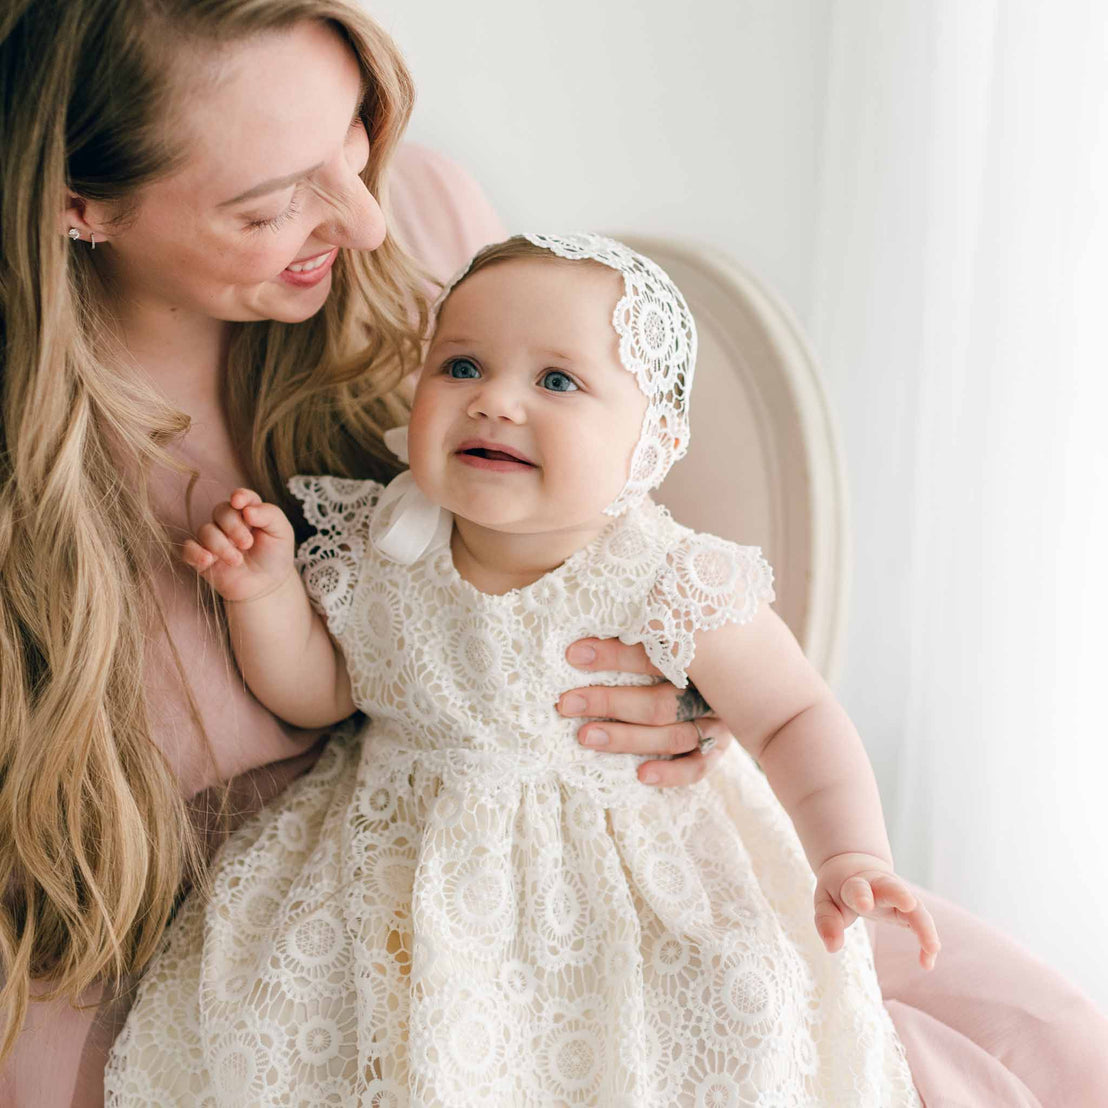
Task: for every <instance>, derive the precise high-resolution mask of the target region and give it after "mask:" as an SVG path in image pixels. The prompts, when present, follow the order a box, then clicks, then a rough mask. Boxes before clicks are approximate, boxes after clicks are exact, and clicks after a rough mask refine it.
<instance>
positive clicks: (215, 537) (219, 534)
mask: <svg viewBox="0 0 1108 1108" xmlns="http://www.w3.org/2000/svg"><path fill="white" fill-rule="evenodd" d="M196 541H197V542H198V543H199V544H200V545H201V546H202V547H203V548H204V549H205V550H207V551H208V552H209V553H211V554H214V555H215V557H216V558H218V559H219V560H220V561H221V562H225V563H226V564H227V565H229V566H240V565H242V553H241V551H239V550H238V549H237V548H236V547H235V545H234V544H233V543H232V542H231V540H230V539H229V538H228V537H227V536H226V535H225V534H224V533H223V531H222V530H221V529H220V528H219V527H217V526H216V525H215V524H214V523H205V524H204V525H203V526H202V527H201V528H200V530H199V531H197V532H196Z"/></svg>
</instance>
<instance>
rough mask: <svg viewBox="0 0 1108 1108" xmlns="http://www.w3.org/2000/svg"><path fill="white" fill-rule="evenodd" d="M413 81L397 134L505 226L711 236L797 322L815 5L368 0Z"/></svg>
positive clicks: (765, 0) (806, 251)
mask: <svg viewBox="0 0 1108 1108" xmlns="http://www.w3.org/2000/svg"><path fill="white" fill-rule="evenodd" d="M365 3H366V6H367V8H368V9H369V10H370V12H371V13H372V14H373V15H374V16H375V17H376V18H377V19H378V21H379V22H380V23H381V24H382V25H383V26H384V27H385V28H386V29H388V30H389V31H390V32H391V33H392V35H393V36H394V37H395V38H396V40H397V42H398V44H399V45H400V48H401V49H402V50H403V52H404V55H405V57H406V58H407V60H408V63H409V65H410V66H411V68H412V71H413V73H414V76H415V79H416V84H417V88H418V93H419V100H418V103H417V106H416V111H415V116H414V117H413V121H412V125H411V128H410V130H409V134H410V136H411V137H412V138H414V139H416V140H418V141H420V142H424V143H427V144H428V145H431V146H434V147H436V148H437V149H440V150H442V151H444V152H445V153H447V154H450V155H452V156H453V157H455V158H457V159H458V160H459V161H461V162H462V163H463V164H464V165H465V166H466V167H467V168H468V169H469V170H470V171H471V172H473V173H474V174H475V175H476V177H477V178H478V180H480V182H481V183H482V184H483V185H484V187H485V189H486V190H487V192H488V193H489V195H490V197H491V198H492V200H493V202H494V204H495V205H496V207H497V209H498V211H500V213H501V214H502V216H503V218H504V220H505V222H506V223H507V225H508V227H509V229H510V230H512V231H524V230H544V229H547V230H550V229H555V230H563V231H573V230H609V231H613V232H619V231H625V230H632V229H633V230H635V231H638V232H664V233H667V234H677V235H686V236H692V237H695V238H698V239H702V240H705V241H711V242H714V243H716V244H717V245H718V246H720V247H722V248H723V249H725V250H727V251H728V252H730V253H731V254H733V255H734V256H735V257H737V258H739V259H741V260H742V261H744V262H745V263H746V264H748V265H749V266H750V267H752V268H753V269H754V270H755V271H756V272H757V273H759V274H760V275H761V276H762V277H763V278H764V279H765V280H767V281H768V282H769V283H770V284H772V285H773V286H774V287H775V288H776V289H777V290H778V291H779V292H780V293H781V294H782V295H783V296H784V297H785V298H786V300H787V301H788V302H789V303H790V304H791V305H792V306H793V307H794V309H796V310H797V311H798V312H799V313H800V314H801V316H802V317H803V316H805V315H806V313H807V311H808V305H809V302H810V298H811V281H812V249H813V235H814V220H815V213H816V176H817V165H816V159H817V155H818V150H819V141H818V132H819V122H820V117H821V111H820V106H821V100H822V89H823V85H824V80H825V74H824V64H825V58H826V55H827V43H826V37H827V31H826V22H827V20H826V15H825V7H824V5H823V4H813V3H811V2H810V0H760V2H754V0H726V2H725V0H689V2H688V3H686V4H684V5H678V4H675V3H673V2H672V0H560V2H559V3H538V2H528V0H480V2H478V3H469V4H459V3H456V2H453V0H365Z"/></svg>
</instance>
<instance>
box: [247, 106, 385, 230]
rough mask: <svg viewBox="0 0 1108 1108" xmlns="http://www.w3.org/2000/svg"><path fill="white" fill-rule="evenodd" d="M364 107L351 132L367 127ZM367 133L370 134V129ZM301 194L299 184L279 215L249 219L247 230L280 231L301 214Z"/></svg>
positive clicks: (360, 110)
mask: <svg viewBox="0 0 1108 1108" xmlns="http://www.w3.org/2000/svg"><path fill="white" fill-rule="evenodd" d="M363 107H364V105H359V107H358V110H357V111H356V112H355V113H354V118H353V119H352V120H351V121H350V132H358V131H361V130H363V129H365V119H364V117H363V115H362V111H363ZM366 133H367V134H368V130H367V131H366ZM299 195H300V185H299V184H297V185H296V187H295V190H294V191H293V194H292V199H291V200H290V201H289V206H288V207H287V208H286V209H285V210H284V211H283V212H278V213H277V215H274V216H270V217H269V218H267V219H250V220H247V222H246V230H247V231H279V230H280V229H281V228H282V227H284V226H285V225H286V224H288V223H291V222H292V221H293V220H294V219H295V218H296V217H297V216H298V215H299V214H300V204H299Z"/></svg>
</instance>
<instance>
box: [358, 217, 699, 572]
mask: <svg viewBox="0 0 1108 1108" xmlns="http://www.w3.org/2000/svg"><path fill="white" fill-rule="evenodd" d="M521 237H522V238H524V239H526V240H527V241H528V242H529V243H531V244H532V245H534V246H538V247H541V248H542V249H544V250H549V251H550V252H551V253H552V254H555V255H557V256H558V257H559V258H566V259H568V260H570V261H590V260H591V261H595V262H600V263H601V264H602V265H606V266H609V267H610V268H612V269H614V270H616V271H617V272H619V273H620V274H621V275H622V277H623V296H622V297H621V298H620V300H619V302H618V303H617V304H616V306H615V310H614V311H613V312H612V326H613V327H614V328H615V332H616V334H617V335H618V337H619V358H620V362H621V363H622V364H623V368H624V369H626V370H627V371H628V373H631V374H633V375H634V377H635V380H636V381H637V382H638V386H639V388H640V389H641V390H642V392H643V394H644V395H645V396H646V398H647V400H648V404H647V407H646V412H645V413H644V415H643V422H642V428H641V430H640V432H639V439H638V442H637V443H636V445H635V450H634V453H633V454H632V456H631V469H630V473H629V476H628V478H627V483H626V484H625V485H624V486H623V488H622V489H621V490H620V492H619V494H618V495H617V496H616V498H615V500H613V501H612V503H611V504H609V505H608V506H607V507H606V508H605V509H604V512H605V514H606V515H610V516H618V515H622V514H623V512H625V511H626V510H627V509H628V508H629V507H630V506H631V505H632V504H635V503H637V502H638V501H639V500H641V499H642V498H643V497H644V496H645V495H646V494H647V493H648V492H650V490H651V489H655V488H657V487H658V486H659V485H660V484H661V483H662V481H663V480H664V479H665V476H666V474H667V473H669V470H670V467H671V466H672V465H673V463H674V462H676V461H677V460H678V459H679V458H682V457H684V455H685V452H686V451H687V450H688V448H689V433H690V431H689V413H688V401H689V393H690V390H691V388H692V379H693V370H694V368H695V366H696V326H695V324H694V323H693V317H692V312H690V311H689V306H688V304H686V303H685V298H684V297H683V296H682V295H681V292H680V290H679V289H678V288H677V286H676V285H675V284H674V283H673V282H672V281H671V280H670V279H669V277H668V276H667V275H666V273H665V271H664V270H663V269H662V268H661V266H659V265H657V264H656V263H655V262H652V261H651V260H650V259H649V258H645V257H643V255H642V254H638V253H636V252H635V251H634V250H632V249H631V248H630V247H628V246H625V245H624V244H623V243H621V242H616V240H615V239H610V238H605V237H604V236H603V235H595V234H578V235H522V236H521ZM472 265H473V261H472V260H471V261H470V262H469V263H468V264H467V265H466V266H465V268H464V269H462V270H461V272H459V273H458V274H457V275H455V277H454V278H453V279H452V280H451V281H450V282H449V283H448V284H447V285H446V287H445V288H444V289H443V291H442V294H441V295H440V296H439V298H438V300H437V301H436V303H435V307H434V315H436V316H437V315H438V312H439V311H440V310H441V308H442V305H443V303H444V302H445V301H446V298H447V297H448V296H449V295H450V293H451V292H452V291H453V289H454V287H455V286H456V285H457V284H458V283H459V282H460V281H461V280H462V279H463V278H464V277H465V276H466V275H467V274H468V273H469V271H470V268H471V267H472ZM385 443H386V445H388V447H389V448H390V449H391V450H392V451H393V452H394V453H395V454H397V456H398V457H399V458H400V459H401V460H402V461H405V462H406V461H407V460H408V458H407V428H399V427H398V428H394V429H393V430H392V431H389V432H386V434H385ZM406 476H407V477H408V479H407V480H402V478H404V477H406ZM398 482H399V483H400V485H402V486H403V487H404V496H403V500H404V501H405V503H404V504H400V503H398V504H397V505H396V511H394V512H389V513H388V518H389V519H390V520H391V521H392V522H391V524H389V525H387V526H386V527H385V528H384V529H383V530H379V533H378V534H376V535H374V542H375V544H376V545H377V546H378V548H379V549H380V550H381V551H382V552H383V553H384V554H386V556H388V557H390V558H393V559H394V560H396V561H405V562H407V561H410V560H414V559H415V557H416V556H418V554H422V552H423V550H424V549H426V546H425V545H424V544H423V542H422V541H419V540H415V531H414V529H413V528H412V527H410V526H407V525H406V521H412V522H414V520H415V518H416V516H417V514H418V513H420V512H421V513H422V516H423V518H424V519H425V520H426V522H425V524H424V525H423V526H422V527H421V528H419V530H420V532H421V533H422V534H423V535H424V536H425V537H426V542H427V543H428V544H429V543H430V542H431V540H432V536H433V534H436V533H437V534H439V535H441V534H442V530H443V528H442V526H441V521H439V525H438V526H437V527H436V526H434V525H433V524H432V522H431V516H432V514H433V512H432V510H431V506H430V505H429V504H417V503H416V501H417V499H418V498H417V497H416V496H415V495H414V494H415V488H414V482H412V481H411V478H410V476H408V475H405V474H401V476H400V477H399V478H397V479H396V481H395V482H394V484H397V483H398ZM400 491H401V490H400V488H399V487H398V488H397V489H396V490H395V493H396V494H399V493H400ZM386 496H387V499H388V500H390V501H391V500H393V499H394V497H392V496H388V494H386ZM413 540H414V541H413ZM417 549H418V554H416V550H417Z"/></svg>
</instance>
